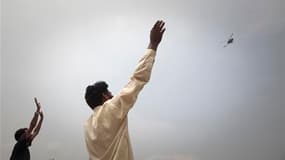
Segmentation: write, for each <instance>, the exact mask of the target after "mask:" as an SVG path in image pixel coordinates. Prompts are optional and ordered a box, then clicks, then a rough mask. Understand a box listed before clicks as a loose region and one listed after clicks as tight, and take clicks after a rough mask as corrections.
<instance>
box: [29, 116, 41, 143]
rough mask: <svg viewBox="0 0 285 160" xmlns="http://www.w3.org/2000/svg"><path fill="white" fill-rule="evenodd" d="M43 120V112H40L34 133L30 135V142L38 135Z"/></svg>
mask: <svg viewBox="0 0 285 160" xmlns="http://www.w3.org/2000/svg"><path fill="white" fill-rule="evenodd" d="M43 120H44V114H43V111H40V120H39V123H38V124H37V126H36V128H35V130H34V132H33V133H32V136H31V141H32V140H33V139H34V138H35V137H36V136H37V135H38V134H39V132H40V129H41V127H42V123H43Z"/></svg>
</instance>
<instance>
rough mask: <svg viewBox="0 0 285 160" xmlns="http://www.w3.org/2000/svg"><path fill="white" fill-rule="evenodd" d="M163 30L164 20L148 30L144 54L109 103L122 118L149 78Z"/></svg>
mask: <svg viewBox="0 0 285 160" xmlns="http://www.w3.org/2000/svg"><path fill="white" fill-rule="evenodd" d="M164 31H165V28H164V22H163V21H157V22H156V23H155V24H154V26H153V27H152V29H151V32H150V42H149V45H148V49H147V51H146V53H145V55H144V56H143V57H142V58H141V59H140V61H139V63H138V65H137V67H136V69H135V71H134V73H133V75H132V76H131V78H130V81H129V83H128V84H127V85H126V86H125V87H124V88H123V89H122V90H121V91H120V92H119V94H118V95H116V96H114V97H113V98H112V99H111V100H110V102H109V103H112V104H113V105H114V106H116V107H114V109H117V110H119V112H120V114H118V113H117V115H119V117H121V118H123V117H124V116H125V115H126V114H127V112H128V111H129V109H130V108H131V107H132V106H133V105H134V103H135V101H136V99H137V96H138V94H139V92H140V91H141V90H142V89H143V87H144V85H145V84H146V83H147V82H148V81H149V80H150V76H151V72H152V67H153V64H154V61H155V55H156V50H157V48H158V45H159V44H160V42H161V39H162V36H163V33H164Z"/></svg>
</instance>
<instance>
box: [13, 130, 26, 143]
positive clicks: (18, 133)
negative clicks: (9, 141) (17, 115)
mask: <svg viewBox="0 0 285 160" xmlns="http://www.w3.org/2000/svg"><path fill="white" fill-rule="evenodd" d="M26 129H27V128H20V129H18V130H17V131H16V132H15V135H14V136H15V139H16V141H19V140H20V139H21V137H22V135H23V134H24V133H25V131H26Z"/></svg>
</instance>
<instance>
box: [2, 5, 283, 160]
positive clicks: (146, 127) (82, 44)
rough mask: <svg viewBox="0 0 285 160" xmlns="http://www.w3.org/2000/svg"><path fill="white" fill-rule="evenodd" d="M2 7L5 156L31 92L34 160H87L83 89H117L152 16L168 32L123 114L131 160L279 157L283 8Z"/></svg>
mask: <svg viewBox="0 0 285 160" xmlns="http://www.w3.org/2000/svg"><path fill="white" fill-rule="evenodd" d="M1 2H2V5H1V7H2V8H1V39H2V41H1V160H2V159H3V160H4V159H8V158H9V156H10V154H11V151H12V148H13V145H14V144H15V140H14V138H13V136H14V132H15V130H16V129H18V128H20V127H27V126H28V124H29V122H30V120H31V118H32V116H33V112H34V111H35V106H34V103H33V97H35V96H36V97H38V99H39V101H40V102H41V104H42V105H43V109H44V113H45V120H44V124H43V127H42V130H41V132H40V134H39V136H38V137H37V138H36V139H35V141H34V142H33V145H32V147H31V149H30V151H31V156H32V159H35V160H49V159H52V158H56V159H57V160H79V159H80V160H81V159H82V160H83V159H88V155H87V151H86V147H85V143H84V137H83V123H84V122H85V120H86V119H87V118H88V117H89V115H90V114H91V110H90V109H89V107H88V106H87V105H86V104H85V101H84V97H83V96H84V91H85V87H86V86H87V85H89V84H92V83H94V82H95V81H97V80H106V81H107V82H108V83H109V84H110V90H111V91H112V92H113V93H114V94H116V93H117V92H118V91H119V90H120V89H121V88H122V87H123V86H124V85H125V84H126V83H127V82H128V78H129V76H130V75H131V73H132V71H133V70H134V68H135V66H136V63H137V62H138V60H139V59H140V58H141V57H142V56H143V53H144V51H145V48H146V47H147V44H148V40H149V31H150V28H151V27H152V25H153V24H154V22H155V21H156V20H157V19H163V20H165V22H166V28H167V30H166V32H165V36H164V38H163V41H162V42H161V45H160V47H159V49H158V53H157V58H156V62H155V65H154V69H153V74H152V77H151V81H150V82H149V83H148V84H147V86H146V87H145V88H144V90H143V91H142V92H141V94H140V96H139V98H138V101H137V103H136V105H135V107H134V108H133V109H132V110H131V111H130V113H129V130H130V136H131V141H132V146H133V149H134V154H135V157H136V160H190V159H191V160H283V159H284V158H285V136H284V135H285V125H284V124H285V117H284V115H285V109H284V107H285V100H284V99H285V96H284V95H285V94H284V90H285V88H284V86H285V85H284V82H285V78H284V67H285V66H284V60H285V57H284V50H285V45H284V44H285V43H284V42H285V19H284V14H285V13H284V11H285V1H283V0H272V1H268V0H251V1H248V0H236V1H233V0H220V1H215V2H213V1H211V0H157V1H151V0H144V1H134V0H133V1H131V0H129V1H124V0H123V1H111V0H104V1H103V0H102V1H98V0H25V1H23V0H2V1H1ZM231 33H234V38H235V41H234V44H232V45H229V46H228V47H226V48H223V43H222V42H223V41H224V40H226V39H227V38H228V37H229V36H230V34H231Z"/></svg>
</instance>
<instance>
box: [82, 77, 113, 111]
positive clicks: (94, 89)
mask: <svg viewBox="0 0 285 160" xmlns="http://www.w3.org/2000/svg"><path fill="white" fill-rule="evenodd" d="M106 92H108V84H107V83H106V82H104V81H98V82H96V83H95V84H93V85H89V86H87V87H86V92H85V100H86V102H87V104H88V105H89V107H90V108H91V109H92V110H93V109H94V108H95V107H97V106H99V105H102V104H103V95H102V94H103V93H106Z"/></svg>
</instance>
